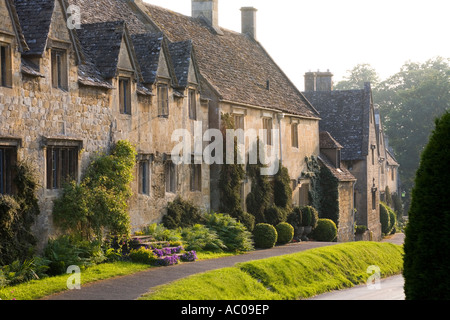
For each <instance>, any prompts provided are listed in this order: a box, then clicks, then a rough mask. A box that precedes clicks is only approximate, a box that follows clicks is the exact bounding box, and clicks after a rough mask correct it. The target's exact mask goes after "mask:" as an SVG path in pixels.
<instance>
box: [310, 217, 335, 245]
mask: <svg viewBox="0 0 450 320" xmlns="http://www.w3.org/2000/svg"><path fill="white" fill-rule="evenodd" d="M336 236H337V227H336V224H335V223H334V221H333V220H330V219H319V220H318V221H317V226H316V228H315V229H314V231H313V232H312V238H313V239H315V240H316V241H325V242H332V241H335V240H336Z"/></svg>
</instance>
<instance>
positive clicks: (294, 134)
mask: <svg viewBox="0 0 450 320" xmlns="http://www.w3.org/2000/svg"><path fill="white" fill-rule="evenodd" d="M291 146H292V148H296V149H298V148H299V139H298V123H292V124H291Z"/></svg>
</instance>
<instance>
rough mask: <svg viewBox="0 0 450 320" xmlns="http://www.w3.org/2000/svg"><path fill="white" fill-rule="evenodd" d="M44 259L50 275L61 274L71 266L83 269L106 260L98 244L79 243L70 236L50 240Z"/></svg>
mask: <svg viewBox="0 0 450 320" xmlns="http://www.w3.org/2000/svg"><path fill="white" fill-rule="evenodd" d="M44 258H46V259H47V260H49V270H48V273H49V274H50V275H59V274H63V273H65V272H66V269H67V267H69V266H71V265H77V266H79V267H80V268H84V267H88V266H92V265H94V264H97V263H101V262H103V261H104V260H105V259H106V257H105V255H104V254H103V251H102V248H101V247H100V244H99V243H98V242H88V241H80V240H78V239H75V238H74V237H70V236H61V237H59V238H56V239H50V240H49V241H48V244H47V246H46V248H45V250H44Z"/></svg>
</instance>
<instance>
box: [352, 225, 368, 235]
mask: <svg viewBox="0 0 450 320" xmlns="http://www.w3.org/2000/svg"><path fill="white" fill-rule="evenodd" d="M366 231H367V226H365V225H357V226H356V227H355V234H363V233H364V232H366Z"/></svg>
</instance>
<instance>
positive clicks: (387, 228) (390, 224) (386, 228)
mask: <svg viewBox="0 0 450 320" xmlns="http://www.w3.org/2000/svg"><path fill="white" fill-rule="evenodd" d="M380 222H381V232H383V233H384V234H385V235H388V234H390V233H391V232H392V230H393V229H394V226H395V222H396V216H395V213H394V211H393V210H392V209H391V208H389V206H388V205H387V204H386V203H384V202H380Z"/></svg>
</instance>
